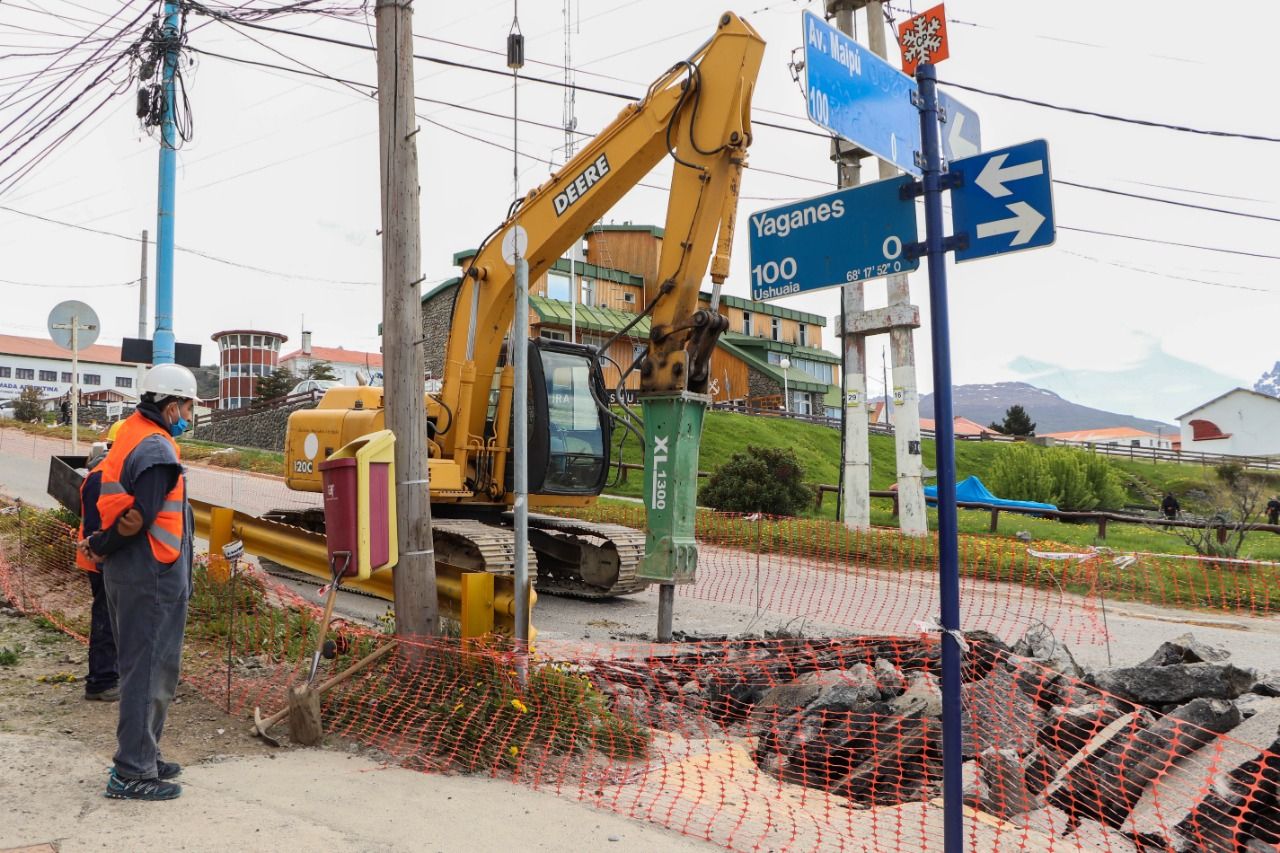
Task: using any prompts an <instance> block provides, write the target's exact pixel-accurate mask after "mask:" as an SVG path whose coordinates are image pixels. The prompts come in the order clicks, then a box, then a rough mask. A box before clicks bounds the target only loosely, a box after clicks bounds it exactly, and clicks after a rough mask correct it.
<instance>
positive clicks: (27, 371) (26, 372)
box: [17, 367, 36, 379]
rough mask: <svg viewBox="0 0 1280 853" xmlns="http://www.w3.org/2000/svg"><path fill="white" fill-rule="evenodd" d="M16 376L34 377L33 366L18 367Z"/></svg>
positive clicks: (20, 377) (21, 377)
mask: <svg viewBox="0 0 1280 853" xmlns="http://www.w3.org/2000/svg"><path fill="white" fill-rule="evenodd" d="M17 378H18V379H35V378H36V372H35V370H34V369H33V368H30V367H19V368H18V373H17Z"/></svg>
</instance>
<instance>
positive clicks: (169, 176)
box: [139, 0, 182, 390]
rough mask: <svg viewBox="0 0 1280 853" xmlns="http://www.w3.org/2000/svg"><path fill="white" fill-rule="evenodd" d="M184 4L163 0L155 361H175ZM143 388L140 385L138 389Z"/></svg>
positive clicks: (168, 362)
mask: <svg viewBox="0 0 1280 853" xmlns="http://www.w3.org/2000/svg"><path fill="white" fill-rule="evenodd" d="M180 10H181V5H180V3H179V2H178V0H164V28H163V30H162V37H163V38H164V41H165V52H164V73H163V76H162V78H161V87H162V93H163V98H164V111H163V113H162V114H161V120H160V180H159V199H158V204H157V210H156V336H155V339H154V340H153V341H152V342H151V363H152V364H173V361H174V337H173V226H174V222H173V214H174V207H175V206H176V203H177V180H178V128H177V123H176V121H175V116H174V111H175V109H176V108H177V104H176V97H175V91H174V89H175V86H174V77H175V76H176V75H177V73H178V47H179V45H180V44H181V38H182V32H181V26H182V20H181V17H180ZM139 390H141V389H139Z"/></svg>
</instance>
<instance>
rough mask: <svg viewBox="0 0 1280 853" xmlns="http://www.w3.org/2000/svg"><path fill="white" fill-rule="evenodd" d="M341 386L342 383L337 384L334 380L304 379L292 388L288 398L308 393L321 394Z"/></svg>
mask: <svg viewBox="0 0 1280 853" xmlns="http://www.w3.org/2000/svg"><path fill="white" fill-rule="evenodd" d="M341 384H342V383H341V382H338V381H337V380H336V379H304V380H302V381H301V382H299V383H298V384H297V385H294V386H293V389H292V390H291V391H290V392H289V396H293V395H294V394H306V393H307V392H308V391H318V392H319V393H321V394H323V393H324V392H325V391H328V390H329V389H330V388H337V387H338V386H339V385H341Z"/></svg>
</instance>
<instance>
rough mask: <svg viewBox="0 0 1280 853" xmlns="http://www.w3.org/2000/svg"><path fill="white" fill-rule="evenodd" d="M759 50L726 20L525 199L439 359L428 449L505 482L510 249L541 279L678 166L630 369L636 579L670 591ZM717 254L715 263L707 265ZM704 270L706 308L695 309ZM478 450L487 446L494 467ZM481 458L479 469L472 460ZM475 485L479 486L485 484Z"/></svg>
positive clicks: (461, 297) (688, 516) (682, 558)
mask: <svg viewBox="0 0 1280 853" xmlns="http://www.w3.org/2000/svg"><path fill="white" fill-rule="evenodd" d="M763 54H764V41H763V39H761V38H760V36H759V34H758V33H756V31H755V30H754V29H753V28H752V27H751V26H750V25H749V24H747V23H746V22H745V21H743V20H742V19H741V18H739V17H738V16H736V15H734V14H732V13H726V14H724V15H723V16H721V18H720V20H719V23H718V26H717V29H716V32H715V34H714V35H713V36H712V37H711V38H710V39H709V40H708V41H707V42H706V43H704V44H703V45H702V46H701V47H700V48H699V49H698V50H697V51H695V52H694V53H693V55H692V56H690V57H689V58H688V59H687V60H683V61H681V62H678V63H676V64H675V65H674V66H672V67H671V68H670V69H669V70H668V71H667V72H666V73H665V74H663V75H662V76H661V77H660V78H658V80H656V81H655V82H654V83H653V85H651V86H650V87H649V90H648V92H647V93H646V95H645V97H644V99H643V100H641V101H639V102H637V103H632V104H629V105H627V106H626V107H625V108H624V109H623V110H622V111H621V113H620V114H619V115H618V117H617V118H616V119H615V120H614V121H613V122H612V123H611V124H610V125H609V126H608V127H607V128H605V129H604V130H603V131H602V132H600V133H599V134H598V135H597V136H595V137H594V138H593V139H592V140H591V142H590V143H589V144H588V145H586V146H584V147H583V148H582V150H581V151H579V152H578V154H577V155H576V156H575V157H574V158H573V159H571V160H570V161H569V162H568V163H567V164H566V165H565V166H564V168H562V169H561V170H560V171H559V172H558V173H557V174H556V175H555V176H553V177H552V178H551V180H549V181H548V182H547V183H545V184H543V185H542V186H540V187H538V188H537V189H535V190H533V191H531V192H530V193H529V194H528V195H527V196H525V197H524V198H523V199H522V200H521V201H520V202H519V203H518V205H516V207H515V209H514V211H513V212H512V214H511V215H510V216H509V217H508V219H507V220H506V221H505V222H504V223H503V224H502V225H501V226H499V227H498V228H497V229H496V230H495V231H494V232H493V233H492V234H491V235H490V237H489V238H488V239H487V240H486V241H485V242H484V244H483V245H482V246H481V247H480V249H479V250H478V252H477V254H476V255H475V257H474V258H473V259H472V260H471V262H470V263H469V264H468V265H467V266H466V269H465V272H464V275H463V278H462V282H461V284H460V286H459V290H458V293H457V296H456V299H455V302H454V314H453V322H452V326H451V330H450V336H449V343H448V347H447V350H446V354H445V371H444V382H443V389H442V398H441V399H442V402H443V404H444V406H445V407H446V408H447V409H448V411H449V412H451V413H453V415H454V418H453V422H452V424H451V426H450V428H449V429H448V431H447V432H446V433H445V434H443V435H441V436H439V438H438V439H437V441H438V445H439V453H440V454H441V456H443V457H444V458H446V459H450V458H451V459H452V460H454V461H455V462H456V463H457V464H458V466H459V467H460V468H461V469H462V471H463V472H464V474H463V476H464V478H465V479H466V480H467V482H470V483H473V484H477V483H480V481H481V480H482V479H487V480H488V481H489V485H490V486H491V485H492V484H493V482H495V481H496V482H499V483H500V482H501V472H502V471H503V470H504V467H505V459H503V458H502V457H503V456H505V452H504V451H505V446H504V445H505V444H506V443H507V442H506V441H504V440H501V439H503V438H505V429H502V430H501V434H499V435H498V440H496V441H495V438H494V436H493V435H492V434H490V433H491V432H493V430H492V429H491V427H490V424H491V423H492V422H493V421H497V422H499V423H503V422H504V420H503V419H504V417H509V415H506V414H505V412H509V400H510V395H509V393H507V391H506V387H505V386H506V384H507V383H506V382H505V381H504V383H503V385H504V389H503V393H502V394H501V395H500V397H499V404H498V407H497V413H496V417H495V418H494V419H493V421H491V420H490V418H489V403H490V399H489V397H490V395H489V390H490V387H491V385H492V383H493V381H494V380H493V371H494V370H495V369H496V366H497V365H498V363H499V357H500V351H501V347H502V342H503V340H504V338H505V337H506V335H507V333H508V330H509V328H510V326H511V320H512V313H513V310H514V303H515V300H514V298H513V293H514V283H515V269H514V265H513V263H511V260H512V257H513V248H518V250H519V253H520V254H521V256H523V257H524V258H525V259H526V261H527V262H528V264H529V280H530V281H536V280H537V279H538V278H539V277H540V276H541V275H543V274H544V273H545V272H546V271H547V269H548V267H550V266H551V265H552V264H553V263H554V262H555V261H556V259H557V258H559V257H561V256H562V255H563V253H564V252H565V250H566V249H568V248H569V247H570V246H572V245H573V243H574V241H576V240H580V239H581V236H582V235H583V234H584V233H585V232H586V231H587V230H588V229H589V228H590V226H591V224H592V223H594V222H596V221H597V220H598V219H600V218H601V216H602V215H603V214H604V213H605V212H606V211H608V210H609V209H610V208H611V207H612V206H613V205H614V204H615V203H616V202H617V201H618V200H619V199H621V198H622V196H623V195H625V194H626V193H627V192H628V191H629V190H630V189H631V188H633V187H634V186H635V185H636V184H638V183H639V182H640V181H641V180H642V179H643V178H644V177H645V176H646V175H648V174H649V172H650V171H652V170H653V168H654V167H655V166H656V165H657V164H658V163H659V162H660V161H662V160H663V159H664V158H665V157H667V156H671V157H672V159H673V161H674V166H673V172H672V179H671V190H670V197H669V201H668V205H667V218H666V227H665V237H664V244H663V251H662V255H661V259H660V261H659V267H658V279H657V281H658V284H657V289H656V293H654V294H652V295H651V297H650V298H649V300H648V304H647V305H646V306H645V313H647V314H648V315H649V317H650V337H649V343H648V347H647V350H646V351H645V353H644V354H643V355H642V356H641V358H640V362H639V371H640V382H641V397H642V405H643V407H644V422H645V425H646V432H647V434H648V436H647V440H646V450H645V468H646V507H647V510H648V514H649V534H648V542H647V547H646V556H645V558H644V560H643V561H642V564H641V576H642V577H644V578H646V579H649V580H656V581H663V582H667V583H671V582H680V581H690V580H692V579H693V571H694V568H695V565H696V549H695V548H694V546H693V513H694V497H695V479H694V478H693V477H691V476H688V472H691V471H696V470H697V459H698V445H699V442H700V439H701V431H702V415H703V412H704V411H705V408H706V405H707V403H708V402H709V398H708V397H707V396H706V390H707V384H708V381H709V363H710V359H711V354H712V351H713V350H714V349H715V344H716V339H717V338H718V337H719V335H720V333H721V332H723V331H724V329H725V327H726V325H727V324H726V321H725V318H724V317H723V316H722V315H721V314H720V313H719V312H718V311H717V310H716V308H717V305H716V304H715V303H716V302H718V299H719V291H720V285H721V283H722V282H723V281H724V279H725V277H726V276H727V274H728V269H729V256H730V251H731V245H732V238H733V227H734V220H735V215H736V211H737V202H738V189H739V185H740V181H741V176H742V170H743V167H744V166H745V163H746V148H747V146H748V145H749V144H750V142H751V115H750V104H751V96H752V92H753V89H754V87H755V81H756V77H757V74H758V73H759V69H760V63H761V59H762V57H763ZM713 253H714V258H713V257H712V255H713ZM708 264H710V269H711V276H712V279H713V282H714V296H713V304H712V305H711V307H710V310H708V309H702V308H699V292H700V289H701V284H702V281H703V278H704V277H705V275H706V274H707V270H708ZM486 447H489V448H492V449H496V451H497V456H498V460H497V461H496V462H494V461H493V453H492V452H486V451H485V450H484V449H485V448H486ZM482 459H484V460H486V461H485V462H484V463H483V464H482V463H481V460H482ZM480 485H484V484H483V483H480Z"/></svg>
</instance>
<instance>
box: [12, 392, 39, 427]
mask: <svg viewBox="0 0 1280 853" xmlns="http://www.w3.org/2000/svg"><path fill="white" fill-rule="evenodd" d="M43 414H44V409H43V407H41V405H40V389H39V388H36V387H35V386H34V385H28V386H27V387H26V388H23V389H22V392H21V393H20V394H18V399H17V400H15V401H14V402H13V417H14V420H19V421H23V422H24V423H30V422H31V421H38V420H40V419H41V417H42V416H43Z"/></svg>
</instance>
